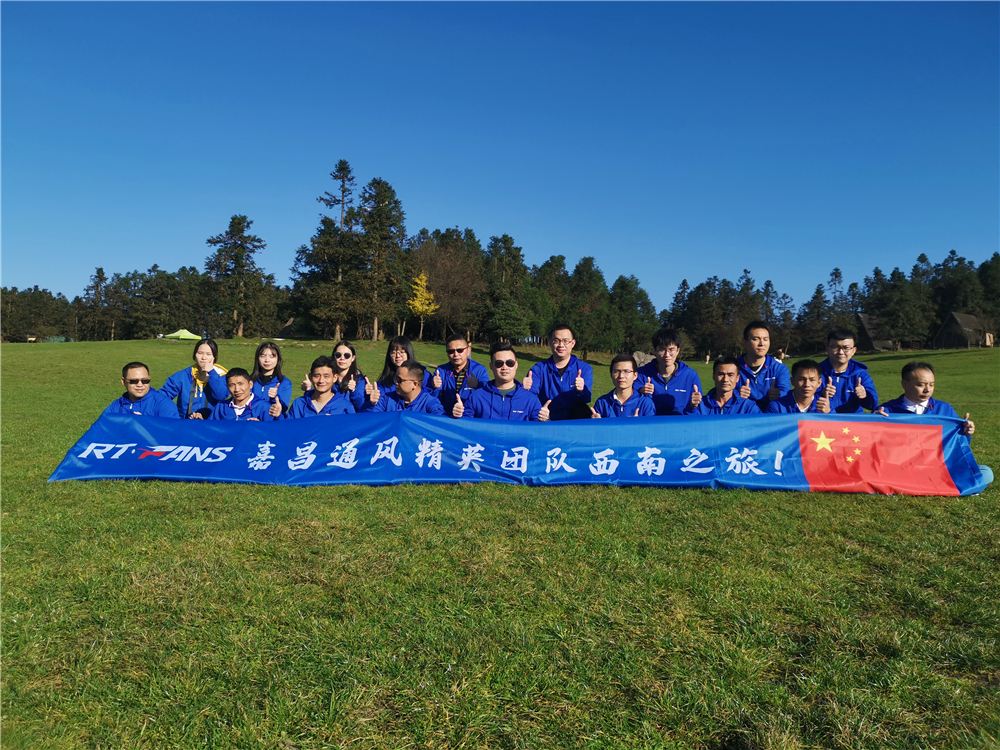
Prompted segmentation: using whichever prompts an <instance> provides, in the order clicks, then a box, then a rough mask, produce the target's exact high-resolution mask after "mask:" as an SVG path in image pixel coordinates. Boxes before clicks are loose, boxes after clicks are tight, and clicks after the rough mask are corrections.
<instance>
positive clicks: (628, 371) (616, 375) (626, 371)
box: [611, 370, 635, 378]
mask: <svg viewBox="0 0 1000 750" xmlns="http://www.w3.org/2000/svg"><path fill="white" fill-rule="evenodd" d="M634 372H635V370H615V371H614V372H613V373H611V377H613V378H617V377H618V376H619V375H631V374H632V373H634Z"/></svg>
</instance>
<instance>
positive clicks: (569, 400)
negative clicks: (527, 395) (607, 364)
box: [521, 323, 594, 421]
mask: <svg viewBox="0 0 1000 750" xmlns="http://www.w3.org/2000/svg"><path fill="white" fill-rule="evenodd" d="M574 346H576V339H574V338H573V331H571V330H570V327H569V326H567V325H563V324H561V323H559V324H556V325H554V326H552V329H551V330H550V331H549V347H550V348H551V349H552V356H551V357H549V358H548V359H546V360H545V361H544V362H536V363H535V365H534V366H533V367H532V368H531V369H530V370H528V374H527V375H526V376H525V378H524V381H523V382H522V384H521V385H522V386H523V387H524V388H525V389H526V390H529V391H531V392H532V393H534V394H535V395H536V396H538V400H539V402H541V403H548V402H551V404H552V406H551V407H550V409H549V411H550V415H551V419H552V421H557V420H562V419H589V418H590V409H589V408H588V406H589V404H590V399H591V390H592V389H593V387H594V371H593V369H591V367H590V365H588V364H587V363H586V362H584V361H582V360H580V359H577V358H576V356H575V355H574V354H573V347H574Z"/></svg>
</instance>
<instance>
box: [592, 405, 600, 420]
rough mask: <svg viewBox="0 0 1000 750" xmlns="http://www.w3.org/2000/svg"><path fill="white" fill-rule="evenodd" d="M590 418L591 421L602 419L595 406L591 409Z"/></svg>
mask: <svg viewBox="0 0 1000 750" xmlns="http://www.w3.org/2000/svg"><path fill="white" fill-rule="evenodd" d="M590 418H591V419H600V418H601V415H600V414H598V413H597V412H596V411H594V407H593V406H591V407H590Z"/></svg>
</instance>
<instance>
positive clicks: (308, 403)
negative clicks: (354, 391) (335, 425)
mask: <svg viewBox="0 0 1000 750" xmlns="http://www.w3.org/2000/svg"><path fill="white" fill-rule="evenodd" d="M338 414H354V404H352V403H351V399H349V398H347V396H346V395H345V394H342V393H335V394H334V396H333V398H331V399H330V400H329V401H327V402H326V404H325V405H324V406H323V408H322V410H320V411H319V412H317V411H316V409H315V408H314V407H313V402H312V391H306V393H305V395H304V396H299V397H298V398H297V399H295V400H294V401H293V402H292V405H291V407H289V409H288V412H287V413H286V414H285V417H287V418H288V419H302V418H304V417H333V416H336V415H338Z"/></svg>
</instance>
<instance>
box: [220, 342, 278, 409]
mask: <svg viewBox="0 0 1000 750" xmlns="http://www.w3.org/2000/svg"><path fill="white" fill-rule="evenodd" d="M227 382H228V379H227ZM250 384H251V387H252V388H253V395H254V398H255V399H259V400H260V401H261V403H267V404H269V405H270V406H275V405H277V408H276V409H273V408H272V409H270V414H271V416H272V417H280V416H281V415H282V414H283V413H284V412H285V411H287V410H288V405H289V404H290V403H292V381H291V380H290V379H289V378H286V377H285V376H284V375H282V374H281V350H280V349H279V348H278V345H277V344H275V343H274V342H273V341H265V342H264V343H263V344H261V345H260V346H258V347H257V353H256V354H254V357H253V372H251V373H250Z"/></svg>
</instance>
